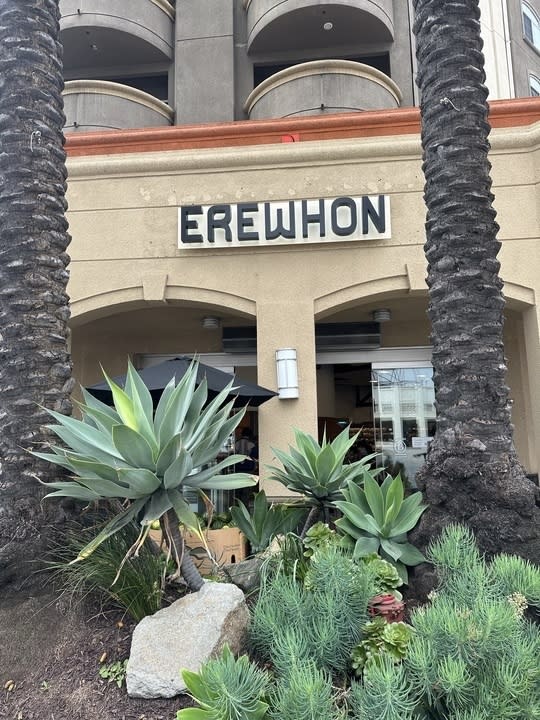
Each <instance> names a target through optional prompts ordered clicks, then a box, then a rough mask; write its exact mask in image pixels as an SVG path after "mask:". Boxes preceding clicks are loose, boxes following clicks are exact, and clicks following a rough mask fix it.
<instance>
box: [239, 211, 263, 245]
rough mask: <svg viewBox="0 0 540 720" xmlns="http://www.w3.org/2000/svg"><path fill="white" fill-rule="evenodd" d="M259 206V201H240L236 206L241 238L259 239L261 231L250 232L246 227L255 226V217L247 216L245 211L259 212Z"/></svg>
mask: <svg viewBox="0 0 540 720" xmlns="http://www.w3.org/2000/svg"><path fill="white" fill-rule="evenodd" d="M258 209H259V206H258V205H257V203H238V205H237V206H236V218H237V223H236V224H237V226H238V239H239V240H258V239H259V233H258V232H257V231H256V230H255V231H251V232H249V231H248V230H246V228H252V227H253V218H252V217H246V215H245V213H250V212H257V210H258Z"/></svg>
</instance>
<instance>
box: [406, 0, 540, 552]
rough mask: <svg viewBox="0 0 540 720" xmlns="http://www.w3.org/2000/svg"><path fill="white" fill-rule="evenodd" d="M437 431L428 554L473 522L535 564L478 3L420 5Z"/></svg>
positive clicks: (429, 486)
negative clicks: (508, 354)
mask: <svg viewBox="0 0 540 720" xmlns="http://www.w3.org/2000/svg"><path fill="white" fill-rule="evenodd" d="M414 7H415V12H416V17H415V27H414V31H415V34H416V42H417V60H418V79H417V83H418V86H419V88H420V93H421V106H420V107H421V117H422V147H423V160H424V163H423V170H424V175H425V179H426V184H425V195H424V198H425V202H426V205H427V222H426V238H427V239H426V244H425V253H426V257H427V261H428V279H427V283H428V286H429V316H430V319H431V323H432V338H431V339H432V345H433V368H434V383H435V397H436V402H437V418H438V423H437V432H436V435H435V437H434V439H433V441H432V443H431V446H430V449H429V452H428V456H427V462H426V465H425V466H424V468H423V470H422V472H421V475H420V478H419V485H420V487H421V488H422V489H423V490H424V494H425V498H426V500H427V501H428V503H429V505H430V510H429V511H428V512H426V513H425V514H424V516H423V518H422V521H421V524H420V526H419V528H418V529H417V531H416V533H415V535H414V536H413V539H414V541H415V542H416V543H417V544H419V545H422V546H425V545H426V544H427V543H428V542H429V539H430V538H432V537H434V536H435V535H437V534H438V532H439V530H440V529H441V527H442V526H444V525H446V524H448V523H449V522H465V523H467V524H468V525H469V526H470V527H471V528H472V529H473V530H474V531H475V533H476V535H477V538H478V541H479V544H480V546H481V548H482V549H483V550H484V551H486V552H488V553H495V552H501V551H506V552H514V553H518V554H520V555H523V556H526V557H529V558H530V559H531V560H535V561H538V557H540V544H539V525H538V518H539V509H538V507H537V506H536V504H535V501H536V500H537V498H535V495H536V487H535V486H534V484H533V483H532V482H531V481H529V480H528V479H527V477H526V476H525V473H524V470H523V468H522V467H521V465H520V464H519V461H518V459H517V456H516V453H515V450H514V446H513V441H512V425H511V417H510V400H509V391H508V388H507V386H506V383H505V373H506V364H505V358H504V348H503V309H504V298H503V295H502V280H501V279H500V277H499V266H500V264H499V261H498V260H497V254H498V251H499V248H500V245H501V244H500V242H499V241H498V240H497V237H496V235H497V231H498V225H497V223H496V222H495V210H494V209H493V205H492V200H493V195H492V193H491V179H490V170H491V165H490V163H489V161H488V151H489V142H488V135H489V131H490V126H489V124H488V119H487V115H488V108H487V95H488V91H487V88H486V87H485V85H484V82H485V73H484V58H483V55H482V52H481V50H482V41H481V38H480V23H479V16H480V14H479V9H478V0H415V1H414Z"/></svg>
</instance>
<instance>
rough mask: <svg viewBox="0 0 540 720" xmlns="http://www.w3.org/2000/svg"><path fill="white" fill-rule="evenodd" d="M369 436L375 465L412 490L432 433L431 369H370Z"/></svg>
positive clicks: (377, 366)
mask: <svg viewBox="0 0 540 720" xmlns="http://www.w3.org/2000/svg"><path fill="white" fill-rule="evenodd" d="M371 383H372V388H373V392H372V397H373V432H374V444H375V451H376V452H377V453H378V457H377V464H378V465H382V466H384V467H386V468H387V469H388V471H389V472H390V473H391V474H392V475H396V474H397V473H398V472H399V473H401V477H402V478H403V479H404V480H405V481H406V482H407V484H409V485H410V486H412V487H416V483H415V476H416V473H417V472H418V468H419V467H420V466H421V465H422V464H423V463H424V460H425V457H426V453H427V448H428V444H429V442H430V441H431V439H432V438H433V435H434V433H435V422H436V415H435V394H434V389H433V369H432V367H431V366H430V365H429V364H426V365H424V366H418V365H413V364H409V363H403V365H402V366H401V364H400V363H394V364H393V365H383V364H382V363H377V364H373V365H372V366H371Z"/></svg>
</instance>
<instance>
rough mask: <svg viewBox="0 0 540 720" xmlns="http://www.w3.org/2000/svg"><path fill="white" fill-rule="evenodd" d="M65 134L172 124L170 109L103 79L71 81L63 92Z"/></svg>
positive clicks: (165, 105) (155, 99)
mask: <svg viewBox="0 0 540 720" xmlns="http://www.w3.org/2000/svg"><path fill="white" fill-rule="evenodd" d="M64 112H65V114H66V125H65V127H64V132H92V131H98V130H120V129H125V128H143V127H160V126H164V125H171V124H172V122H173V119H174V112H173V110H172V109H171V108H170V107H169V106H168V105H167V104H166V103H164V102H162V101H161V100H158V99H157V98H155V97H154V96H153V95H149V94H148V93H145V92H143V91H142V90H137V89H136V88H132V87H128V86H127V85H121V84H120V83H113V82H107V81H104V80H71V81H68V82H66V85H65V89H64Z"/></svg>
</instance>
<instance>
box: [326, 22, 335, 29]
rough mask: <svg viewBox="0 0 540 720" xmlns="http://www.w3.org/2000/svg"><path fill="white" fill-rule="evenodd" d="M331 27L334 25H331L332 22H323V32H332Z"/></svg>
mask: <svg viewBox="0 0 540 720" xmlns="http://www.w3.org/2000/svg"><path fill="white" fill-rule="evenodd" d="M333 27H334V23H332V22H325V23H324V25H323V29H324V30H332V28H333Z"/></svg>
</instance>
